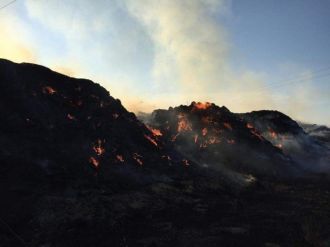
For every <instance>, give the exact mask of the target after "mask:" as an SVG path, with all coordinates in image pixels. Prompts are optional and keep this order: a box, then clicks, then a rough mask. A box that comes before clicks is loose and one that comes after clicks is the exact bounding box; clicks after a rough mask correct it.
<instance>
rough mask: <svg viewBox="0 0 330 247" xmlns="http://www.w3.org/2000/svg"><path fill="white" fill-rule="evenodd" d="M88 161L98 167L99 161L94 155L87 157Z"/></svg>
mask: <svg viewBox="0 0 330 247" xmlns="http://www.w3.org/2000/svg"><path fill="white" fill-rule="evenodd" d="M89 163H91V164H92V165H93V166H94V167H95V168H98V167H99V165H100V162H99V161H98V160H97V159H95V158H94V157H90V158H89Z"/></svg>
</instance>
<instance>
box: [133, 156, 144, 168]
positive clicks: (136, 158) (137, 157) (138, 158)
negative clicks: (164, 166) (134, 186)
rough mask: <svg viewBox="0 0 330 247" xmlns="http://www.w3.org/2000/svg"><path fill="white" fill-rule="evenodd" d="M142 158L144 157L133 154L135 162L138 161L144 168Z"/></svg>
mask: <svg viewBox="0 0 330 247" xmlns="http://www.w3.org/2000/svg"><path fill="white" fill-rule="evenodd" d="M140 158H142V156H141V155H139V154H138V153H134V154H133V159H135V161H136V162H137V163H138V164H139V165H140V166H142V165H143V162H142V160H141V159H140Z"/></svg>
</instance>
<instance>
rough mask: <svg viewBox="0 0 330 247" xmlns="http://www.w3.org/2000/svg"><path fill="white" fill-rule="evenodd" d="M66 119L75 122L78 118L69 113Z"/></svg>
mask: <svg viewBox="0 0 330 247" xmlns="http://www.w3.org/2000/svg"><path fill="white" fill-rule="evenodd" d="M66 117H67V118H68V119H70V120H75V119H76V118H75V117H74V116H73V115H71V114H70V113H68V115H66Z"/></svg>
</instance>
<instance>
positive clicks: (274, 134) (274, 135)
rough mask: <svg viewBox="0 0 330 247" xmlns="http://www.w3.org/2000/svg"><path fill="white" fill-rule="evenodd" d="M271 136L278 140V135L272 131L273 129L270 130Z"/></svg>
mask: <svg viewBox="0 0 330 247" xmlns="http://www.w3.org/2000/svg"><path fill="white" fill-rule="evenodd" d="M269 135H270V136H271V137H272V138H277V133H276V132H275V131H274V130H272V129H271V128H269Z"/></svg>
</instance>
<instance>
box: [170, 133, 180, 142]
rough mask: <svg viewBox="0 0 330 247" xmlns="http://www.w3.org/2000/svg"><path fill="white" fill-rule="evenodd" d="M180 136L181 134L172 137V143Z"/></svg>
mask: <svg viewBox="0 0 330 247" xmlns="http://www.w3.org/2000/svg"><path fill="white" fill-rule="evenodd" d="M178 135H180V133H177V134H176V135H175V136H173V137H172V142H175V140H176V138H177V137H178Z"/></svg>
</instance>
